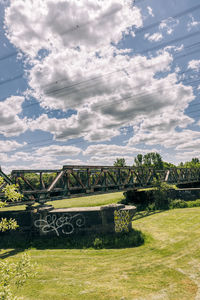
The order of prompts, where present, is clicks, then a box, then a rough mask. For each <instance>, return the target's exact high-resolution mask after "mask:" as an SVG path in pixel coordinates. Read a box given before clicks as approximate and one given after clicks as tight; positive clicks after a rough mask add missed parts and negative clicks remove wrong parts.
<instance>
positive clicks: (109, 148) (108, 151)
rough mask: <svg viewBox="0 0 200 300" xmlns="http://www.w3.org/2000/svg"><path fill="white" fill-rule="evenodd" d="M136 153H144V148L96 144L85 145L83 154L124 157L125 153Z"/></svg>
mask: <svg viewBox="0 0 200 300" xmlns="http://www.w3.org/2000/svg"><path fill="white" fill-rule="evenodd" d="M138 153H146V150H144V149H139V148H134V147H128V146H119V145H105V144H98V145H91V146H89V147H87V149H86V150H85V151H84V152H83V155H85V156H92V157H94V156H96V157H97V156H98V157H105V156H109V155H111V156H118V157H119V156H123V157H124V156H127V155H131V156H133V155H135V154H138Z"/></svg>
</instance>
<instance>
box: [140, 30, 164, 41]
mask: <svg viewBox="0 0 200 300" xmlns="http://www.w3.org/2000/svg"><path fill="white" fill-rule="evenodd" d="M144 37H145V39H147V40H148V41H150V42H159V41H161V40H162V39H163V35H162V33H160V32H155V33H153V34H151V35H150V34H149V33H146V34H145V35H144Z"/></svg>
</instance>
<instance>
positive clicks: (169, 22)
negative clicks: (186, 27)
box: [159, 17, 179, 35]
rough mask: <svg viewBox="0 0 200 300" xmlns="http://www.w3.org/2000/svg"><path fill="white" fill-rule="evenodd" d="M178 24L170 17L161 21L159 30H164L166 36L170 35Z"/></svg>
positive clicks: (176, 20)
mask: <svg viewBox="0 0 200 300" xmlns="http://www.w3.org/2000/svg"><path fill="white" fill-rule="evenodd" d="M178 24H179V20H178V19H174V18H172V17H170V18H168V19H166V20H163V21H162V22H161V23H160V25H159V29H161V30H164V31H165V32H166V33H167V34H169V35H170V34H172V33H173V32H174V29H175V27H176V26H177V25H178Z"/></svg>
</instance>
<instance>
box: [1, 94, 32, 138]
mask: <svg viewBox="0 0 200 300" xmlns="http://www.w3.org/2000/svg"><path fill="white" fill-rule="evenodd" d="M23 101H24V97H21V96H11V97H9V98H7V99H6V100H5V101H3V102H0V134H3V135H4V136H6V137H11V136H17V135H20V134H21V133H22V132H25V131H26V129H27V121H26V119H21V118H20V117H19V116H18V115H19V114H20V113H21V112H22V103H23Z"/></svg>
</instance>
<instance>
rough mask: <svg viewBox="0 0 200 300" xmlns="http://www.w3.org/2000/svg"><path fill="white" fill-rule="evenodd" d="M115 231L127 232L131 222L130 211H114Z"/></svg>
mask: <svg viewBox="0 0 200 300" xmlns="http://www.w3.org/2000/svg"><path fill="white" fill-rule="evenodd" d="M114 221H115V232H122V231H125V232H128V231H129V226H130V222H131V216H130V212H129V211H128V210H115V211H114Z"/></svg>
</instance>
